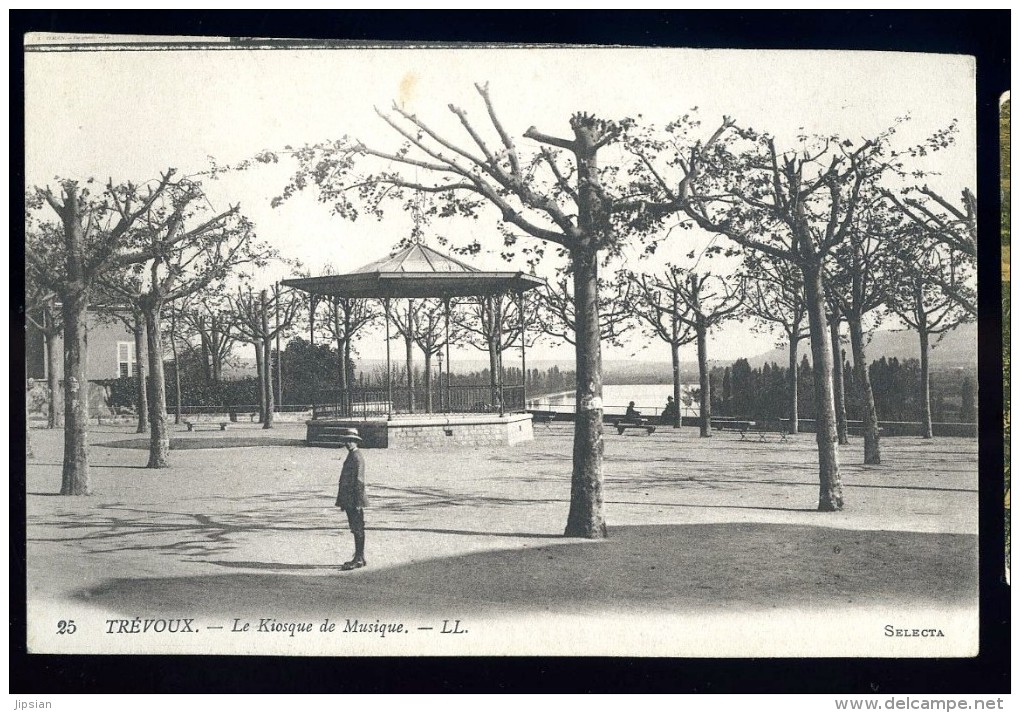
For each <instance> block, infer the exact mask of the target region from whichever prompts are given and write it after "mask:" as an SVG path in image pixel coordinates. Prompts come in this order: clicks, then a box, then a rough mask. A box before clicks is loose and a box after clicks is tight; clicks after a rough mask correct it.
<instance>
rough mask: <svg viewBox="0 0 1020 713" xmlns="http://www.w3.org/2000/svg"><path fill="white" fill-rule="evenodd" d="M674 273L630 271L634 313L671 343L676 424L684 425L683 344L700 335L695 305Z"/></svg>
mask: <svg viewBox="0 0 1020 713" xmlns="http://www.w3.org/2000/svg"><path fill="white" fill-rule="evenodd" d="M671 277H674V275H673V274H672V272H668V273H667V275H666V280H665V281H662V280H660V279H657V278H651V277H649V276H648V275H638V274H636V273H633V272H632V273H628V275H627V278H628V280H629V281H630V282H631V284H632V285H634V288H635V294H634V297H633V299H632V300H630V303H629V304H630V308H631V310H632V313H633V315H634V317H635V318H636V319H637V320H638V322H639V323H640V324H641V325H642V326H643V327H644V328H645V330H646V332H648V333H649V334H651V335H652V336H655V337H658V338H659V339H661V340H662V341H664V342H666V344H668V345H669V356H670V361H671V362H672V365H673V403H674V404H676V411H675V412H674V413H673V427H674V428H680V427H681V426H682V425H683V418H682V414H681V412H680V404H681V403H682V401H681V399H682V395H681V386H682V384H681V375H680V347H681V346H683V345H685V344H690V343H692V342H694V341H696V340H697V335H696V334H695V330H694V327H693V326H692V321H693V320H692V318H691V316H690V309H691V308H690V307H689V306H688V305H687V304H686V303H685V302H684V301H683V300H682V299H681V298H680V294H679V291H678V290H676V289H674V285H673V284H672V282H671V281H670V278H671ZM678 279H682V278H678Z"/></svg>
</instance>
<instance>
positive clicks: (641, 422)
mask: <svg viewBox="0 0 1020 713" xmlns="http://www.w3.org/2000/svg"><path fill="white" fill-rule="evenodd" d="M612 424H613V427H614V428H616V432H617V434H619V435H621V436H622V435H623V434H624V433H625V432H626V431H627V429H628V428H640V429H642V430H644V431H645V432H646V433H647V434H648V435H649V436H650V435H652V434H653V433H655V426H653V425H652V424H650V423H649V422H648V419H647V418H639V419H631V420H628V419H625V418H620V419H616V420H615V421H613V422H612Z"/></svg>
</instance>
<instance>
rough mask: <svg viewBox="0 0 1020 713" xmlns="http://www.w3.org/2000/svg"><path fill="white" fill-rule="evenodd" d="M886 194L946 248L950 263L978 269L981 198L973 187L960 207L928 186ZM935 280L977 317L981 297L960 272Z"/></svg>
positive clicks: (940, 275)
mask: <svg viewBox="0 0 1020 713" xmlns="http://www.w3.org/2000/svg"><path fill="white" fill-rule="evenodd" d="M882 195H883V196H884V197H885V198H886V200H888V201H889V203H890V204H892V205H893V206H895V208H896V209H897V210H899V211H900V213H902V214H903V215H904V216H906V217H907V218H908V219H909V220H910V221H911V222H912V223H913V224H914V226H916V227H917V228H918V229H919V230H920V231H922V233H923V234H924V235H925V236H926V237H928V238H929V239H931V240H934V241H935V242H937V243H941V244H942V245H943V246H944V247H945V248H946V249H945V250H942V251H940V252H939V254H940V255H944V256H945V260H946V262H947V263H949V264H960V265H965V266H966V267H969V268H973V267H976V263H977V197H976V196H975V195H974V193H973V192H971V190H970V189H969V188H964V189H963V191H962V193H961V198H960V204H959V205H954V204H953V203H952V202H951V201H949V200H947V199H946V198H943V197H942V196H941V195H939V194H938V193H937V192H935V191H934V190H932V189H931V188H929V187H928V186H921V187H919V188H918V187H911V188H905V189H903V190H902V191H901V192H900V194H899V195H897V194H896V193H894V192H892V191H888V190H885V191H882ZM961 272H964V271H961ZM933 277H934V278H935V279H936V280H937V281H938V283H939V286H940V287H941V288H942V290H943V291H944V292H945V293H946V296H948V297H949V298H950V299H952V300H953V301H954V302H956V303H957V304H958V305H960V307H962V308H963V309H964V310H966V311H967V312H969V313H970V314H971V315H973V316H975V317H976V316H977V295H976V293H975V292H974V289H973V286H972V285H971V284H969V283H968V282H967V281H966V280H964V279H961V277H960V275H959V274H958V272H957V271H954V270H950V269H939V270H938V271H937V272H936V274H935V275H934V276H933Z"/></svg>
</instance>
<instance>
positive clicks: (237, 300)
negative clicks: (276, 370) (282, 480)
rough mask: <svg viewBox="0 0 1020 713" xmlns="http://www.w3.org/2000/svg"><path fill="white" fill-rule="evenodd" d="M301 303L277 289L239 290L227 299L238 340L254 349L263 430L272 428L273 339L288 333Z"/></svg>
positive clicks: (291, 295)
mask: <svg viewBox="0 0 1020 713" xmlns="http://www.w3.org/2000/svg"><path fill="white" fill-rule="evenodd" d="M302 304H303V300H302V298H301V296H300V295H299V294H297V293H296V292H295V291H294V290H284V289H282V288H280V287H279V286H275V287H274V288H273V289H272V290H266V289H263V290H260V291H259V292H258V293H257V294H256V293H255V292H254V290H253V289H252V288H251V286H249V287H247V288H244V287H239V288H238V290H237V292H236V293H235V294H234V295H233V296H231V297H230V306H231V313H230V314H231V319H232V322H233V326H234V329H236V331H237V334H238V338H239V339H240V340H241V341H243V342H246V343H248V344H251V345H252V346H254V347H255V365H256V369H257V371H258V381H259V410H260V411H261V414H260V421H261V422H262V428H263V429H269V428H272V427H273V408H274V405H273V340H274V339H276V337H277V335H281V336H282V335H283V334H285V333H286V332H287V331H288V330H290V328H291V327H292V326H293V325H294V322H295V321H296V320H297V316H298V313H299V312H300V308H301V306H302ZM270 315H272V317H270Z"/></svg>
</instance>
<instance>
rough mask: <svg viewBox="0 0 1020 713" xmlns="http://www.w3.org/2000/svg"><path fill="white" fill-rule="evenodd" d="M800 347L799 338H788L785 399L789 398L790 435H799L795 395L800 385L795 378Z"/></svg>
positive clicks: (798, 415) (798, 417) (798, 414)
mask: <svg viewBox="0 0 1020 713" xmlns="http://www.w3.org/2000/svg"><path fill="white" fill-rule="evenodd" d="M798 346H800V337H799V336H794V337H790V368H789V371H788V372H787V374H786V379H787V383H788V384H789V385H788V387H787V392H788V393H787V397H788V398H789V405H788V407H787V408H788V409H789V413H790V433H791V434H797V433H800V413H799V406H798V404H797V400H798V398H799V395H798V393H797V385H798V384H799V383H800V382H799V380H798V378H797V347H798Z"/></svg>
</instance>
